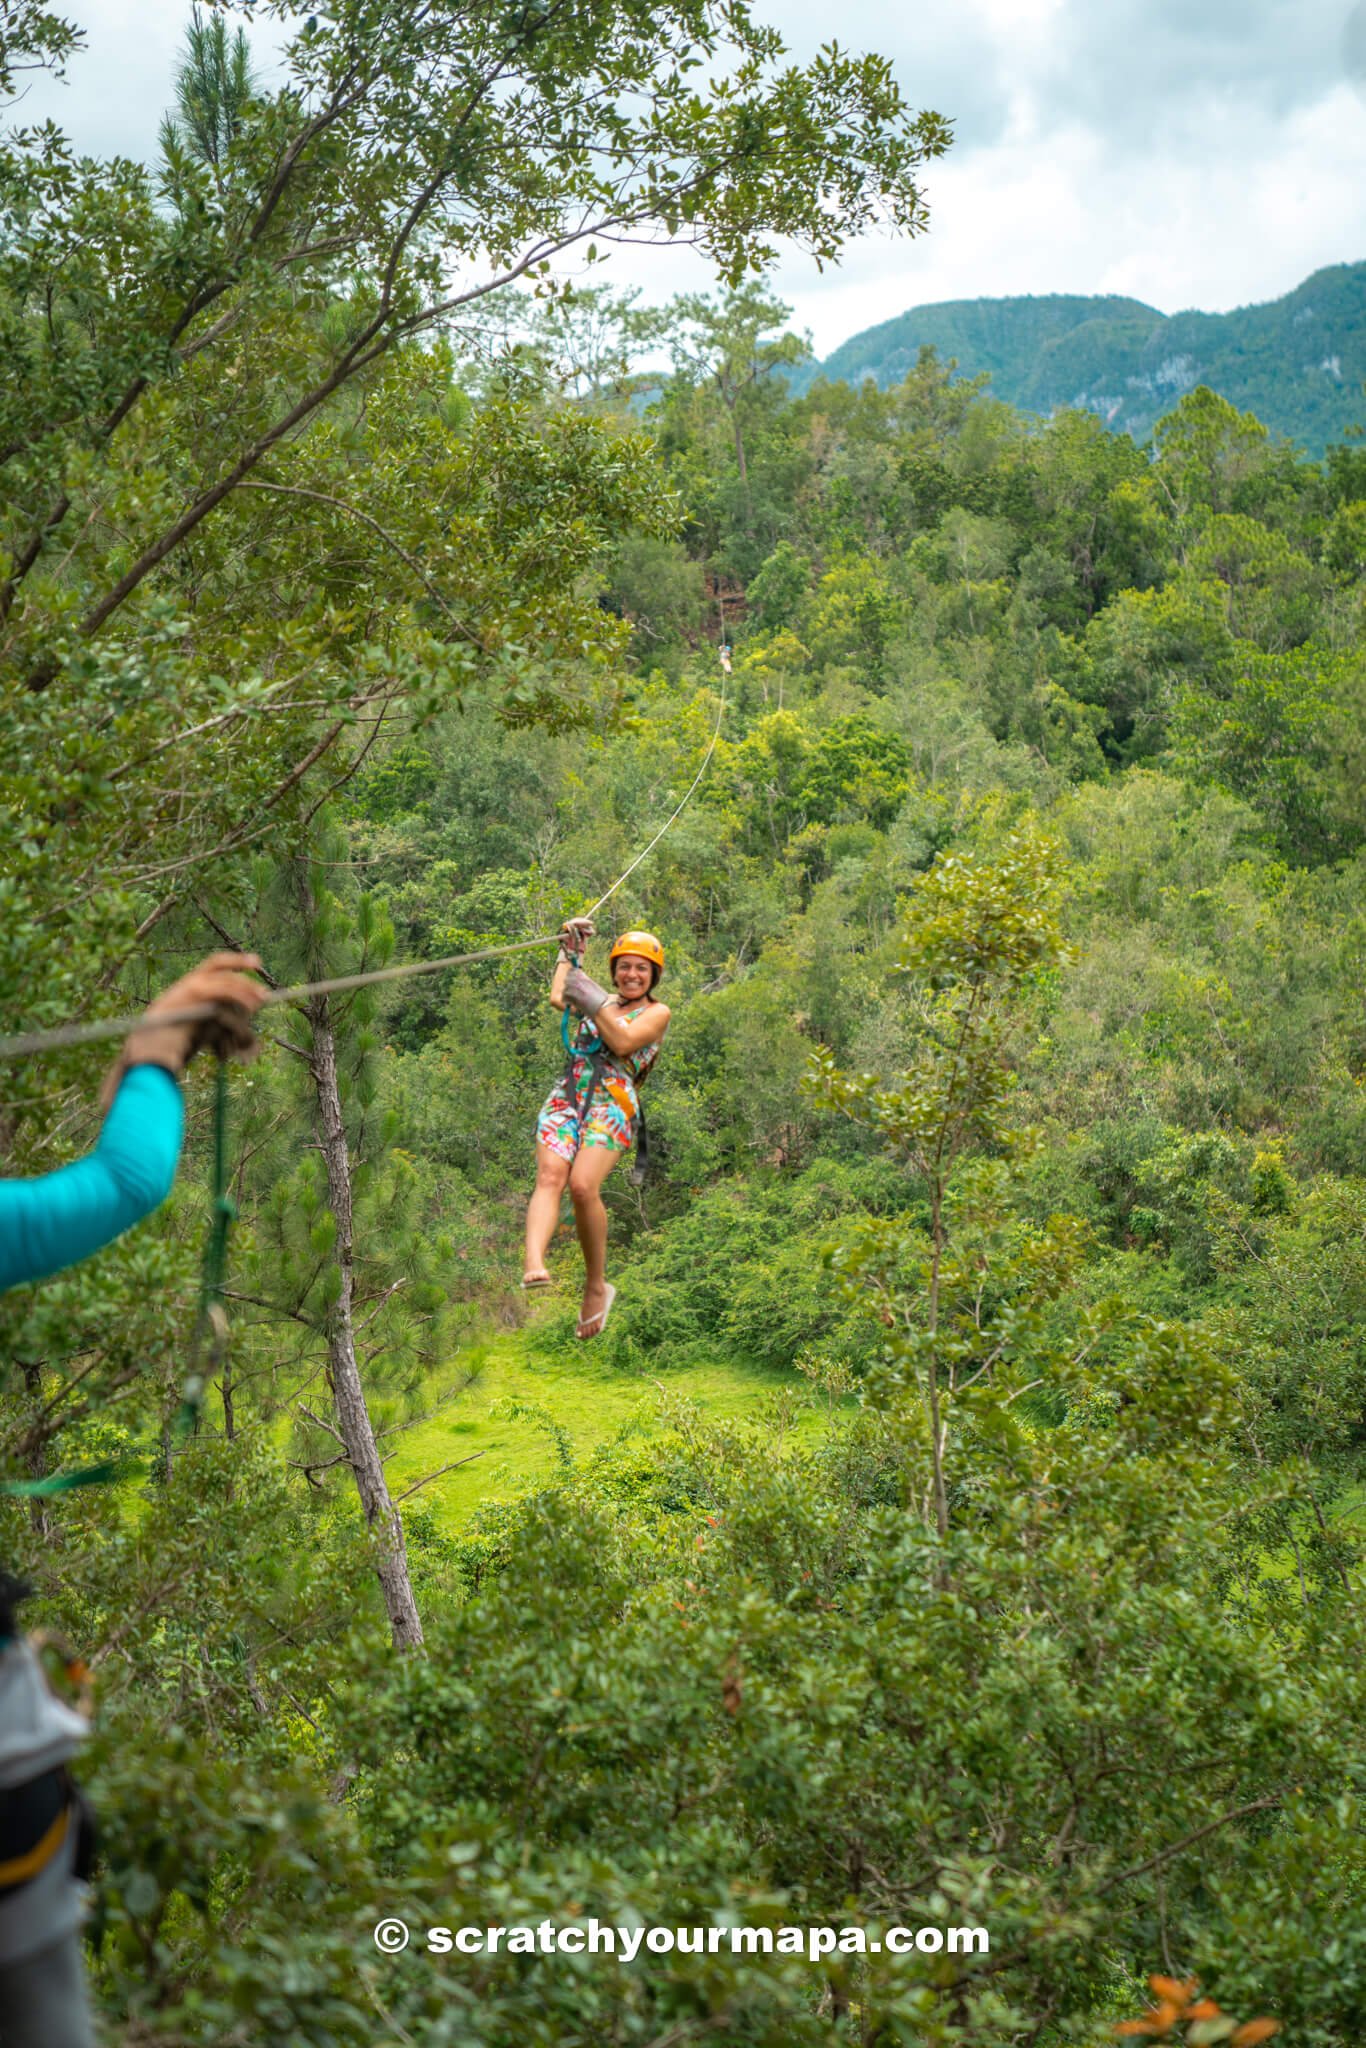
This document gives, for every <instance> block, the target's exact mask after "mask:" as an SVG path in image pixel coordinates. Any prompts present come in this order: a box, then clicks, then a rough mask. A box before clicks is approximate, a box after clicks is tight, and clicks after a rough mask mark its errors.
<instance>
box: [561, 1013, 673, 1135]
mask: <svg viewBox="0 0 1366 2048" xmlns="http://www.w3.org/2000/svg"><path fill="white" fill-rule="evenodd" d="M645 1008H646V1005H645V1004H644V1003H641V1004H639V1005H638V1006H637V1008H636V1009H634V1010H624V1011H622V1013H621V1015H622V1021H623V1022H624V1023H627V1024H631V1023H634V1021H635V1019H636V1018H637V1017H639V1016H640V1014H641V1012H642V1011H643V1010H644V1009H645ZM593 1052H599V1053H601V1055H602V1056H601V1058H600V1061H599V1068H600V1079H599V1081H598V1085H597V1087H596V1088H594V1089H593V1101H592V1105H591V1107H590V1109H589V1111H588V1115H587V1117H586V1118H584V1119H583V1121H582V1125H581V1124H580V1112H581V1111H582V1108H583V1105H584V1103H585V1102H586V1101H587V1100H588V1091H589V1088H590V1087H591V1086H592V1080H593V1066H592V1061H591V1059H590V1057H589V1055H590V1054H591V1053H593ZM658 1058H659V1044H658V1041H656V1043H655V1044H654V1045H643V1046H641V1048H640V1050H639V1051H638V1052H626V1053H609V1052H607V1051H606V1049H605V1047H603V1045H602V1041H601V1039H600V1038H599V1037H598V1034H597V1032H596V1031H595V1030H594V1028H593V1025H592V1023H591V1022H590V1021H589V1019H588V1018H587V1017H585V1018H583V1019H582V1020H581V1021H580V1024H579V1028H578V1031H577V1032H576V1033H575V1037H574V1052H573V1059H572V1071H573V1076H574V1081H573V1089H574V1098H575V1099H574V1100H573V1101H571V1100H570V1096H569V1074H568V1073H565V1074H563V1075H562V1076H561V1078H560V1079H559V1080H558V1081H557V1082H556V1083H555V1086H554V1087H553V1088H552V1089H551V1091H550V1093H549V1095H547V1097H546V1099H545V1101H544V1103H543V1104H542V1105H541V1113H540V1115H539V1117H538V1118H537V1119H536V1143H537V1144H538V1145H545V1146H546V1147H547V1148H548V1149H549V1150H550V1151H551V1152H553V1153H554V1154H555V1155H556V1157H557V1158H559V1159H573V1158H574V1156H575V1154H576V1153H577V1152H578V1149H579V1146H580V1144H583V1145H605V1146H608V1147H609V1148H610V1149H611V1150H613V1151H615V1152H629V1151H630V1149H631V1143H632V1140H633V1138H634V1136H635V1128H634V1127H635V1120H636V1118H637V1117H638V1116H639V1114H640V1097H639V1096H638V1095H637V1093H636V1088H637V1085H638V1084H639V1083H640V1082H641V1081H643V1080H644V1079H645V1076H646V1075H647V1074H648V1073H649V1071H650V1069H651V1067H652V1066H653V1065H654V1063H655V1061H656V1060H657V1059H658Z"/></svg>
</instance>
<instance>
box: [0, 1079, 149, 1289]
mask: <svg viewBox="0 0 1366 2048" xmlns="http://www.w3.org/2000/svg"><path fill="white" fill-rule="evenodd" d="M184 1135H185V1106H184V1104H183V1102H182V1101H181V1097H180V1088H179V1085H178V1083H177V1082H176V1081H175V1080H174V1079H173V1077H172V1076H171V1075H170V1074H168V1073H167V1071H166V1069H165V1068H164V1067H130V1068H129V1069H128V1072H127V1073H126V1074H125V1075H124V1077H123V1079H122V1081H121V1082H120V1083H119V1091H118V1094H117V1095H116V1096H115V1097H114V1101H113V1104H112V1106H111V1108H110V1111H109V1114H108V1116H107V1117H106V1118H105V1120H104V1124H103V1126H102V1128H101V1130H100V1135H99V1138H98V1140H97V1142H96V1145H95V1149H94V1151H93V1152H88V1153H87V1154H86V1156H85V1158H84V1159H77V1160H75V1161H74V1162H73V1164H72V1165H70V1166H61V1167H58V1169H57V1171H56V1172H55V1173H44V1174H39V1175H38V1176H37V1178H36V1179H33V1180H0V1293H3V1292H4V1290H5V1289H6V1288H7V1287H19V1286H22V1284H23V1283H24V1281H26V1280H44V1279H46V1278H47V1276H48V1274H50V1273H57V1272H60V1270H61V1268H62V1267H63V1266H74V1265H75V1264H76V1262H77V1260H79V1259H88V1258H89V1257H90V1254H91V1253H92V1252H97V1251H99V1250H100V1248H101V1246H103V1245H106V1244H109V1243H110V1242H111V1241H112V1240H113V1239H114V1238H116V1237H119V1236H121V1235H122V1233H123V1232H124V1231H125V1230H129V1229H131V1228H132V1226H133V1224H135V1223H138V1222H140V1221H141V1219H142V1218H143V1217H144V1216H149V1215H150V1214H151V1212H152V1210H153V1209H156V1208H159V1207H160V1205H161V1203H162V1202H164V1201H165V1199H166V1197H167V1195H169V1193H170V1192H171V1184H172V1182H173V1181H174V1180H175V1170H176V1165H177V1163H178V1161H179V1159H180V1147H181V1142H182V1140H183V1138H184Z"/></svg>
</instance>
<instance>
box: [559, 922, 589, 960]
mask: <svg viewBox="0 0 1366 2048" xmlns="http://www.w3.org/2000/svg"><path fill="white" fill-rule="evenodd" d="M594 929H595V928H594V924H593V920H592V918H591V917H567V918H566V919H565V921H564V927H563V929H562V930H561V932H560V958H561V959H562V960H570V961H573V962H574V963H575V964H577V963H578V962H579V961H580V960H581V959H582V958H583V955H584V951H585V948H586V947H587V945H588V941H589V940H590V939H591V938H592V937H593V935H594Z"/></svg>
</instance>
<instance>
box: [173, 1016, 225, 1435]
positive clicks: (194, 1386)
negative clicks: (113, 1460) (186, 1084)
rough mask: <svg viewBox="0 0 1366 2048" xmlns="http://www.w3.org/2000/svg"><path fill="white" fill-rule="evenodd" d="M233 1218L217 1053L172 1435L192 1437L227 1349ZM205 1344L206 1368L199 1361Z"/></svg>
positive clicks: (221, 1073) (221, 1074)
mask: <svg viewBox="0 0 1366 2048" xmlns="http://www.w3.org/2000/svg"><path fill="white" fill-rule="evenodd" d="M236 1220H237V1204H236V1203H235V1202H234V1201H233V1199H232V1196H231V1195H230V1194H229V1193H228V1063H227V1061H226V1060H225V1059H223V1058H222V1057H221V1055H220V1057H219V1061H218V1072H217V1074H216V1075H215V1077H214V1112H213V1203H212V1208H211V1211H210V1218H209V1235H208V1239H207V1242H206V1243H205V1246H204V1260H203V1264H202V1266H201V1268H200V1276H199V1307H198V1310H197V1311H196V1314H195V1322H194V1334H193V1336H192V1337H191V1339H190V1370H189V1373H188V1374H187V1376H186V1380H185V1386H184V1389H183V1391H182V1393H181V1397H180V1411H179V1413H178V1415H177V1416H176V1422H175V1431H176V1435H177V1436H178V1437H181V1438H184V1437H186V1436H191V1435H193V1433H194V1431H195V1430H196V1429H197V1428H198V1427H199V1414H200V1410H201V1409H202V1407H203V1405H204V1389H205V1386H206V1385H207V1383H208V1378H209V1375H210V1374H212V1373H213V1372H215V1371H216V1370H217V1369H218V1367H219V1366H220V1365H221V1364H222V1363H223V1359H224V1357H225V1355H226V1353H227V1348H228V1316H227V1310H226V1309H225V1308H224V1306H223V1286H224V1283H225V1281H226V1279H227V1276H228V1232H229V1231H230V1230H231V1228H232V1226H233V1224H234V1223H235V1222H236ZM206 1346H207V1350H208V1361H209V1362H208V1371H207V1372H206V1371H205V1370H204V1369H203V1368H202V1366H201V1363H200V1361H201V1359H202V1358H203V1356H204V1352H205V1348H206Z"/></svg>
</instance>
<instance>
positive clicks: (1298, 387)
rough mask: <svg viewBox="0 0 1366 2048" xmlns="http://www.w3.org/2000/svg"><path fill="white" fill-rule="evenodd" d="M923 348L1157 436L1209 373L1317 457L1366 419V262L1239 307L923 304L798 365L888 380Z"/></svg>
mask: <svg viewBox="0 0 1366 2048" xmlns="http://www.w3.org/2000/svg"><path fill="white" fill-rule="evenodd" d="M922 348H933V349H935V350H936V351H937V353H938V354H939V356H940V358H941V359H948V358H950V357H953V358H955V359H956V360H957V363H958V367H959V371H960V373H961V374H962V375H964V376H974V375H977V374H978V373H979V372H982V371H985V372H986V373H987V374H988V375H989V376H990V378H991V387H992V389H993V391H995V392H996V394H997V395H998V396H999V397H1001V398H1004V399H1006V400H1008V401H1009V403H1010V404H1012V405H1018V406H1022V407H1024V408H1025V409H1026V410H1027V411H1031V412H1039V413H1051V412H1054V411H1056V410H1057V409H1058V408H1059V407H1060V406H1076V407H1081V408H1084V409H1085V410H1087V411H1090V412H1095V413H1098V414H1099V415H1100V417H1101V418H1102V419H1104V420H1105V421H1106V422H1107V423H1108V424H1109V425H1110V426H1112V427H1114V428H1116V429H1118V430H1123V431H1126V432H1128V433H1131V434H1133V435H1134V436H1135V438H1136V439H1138V440H1146V439H1147V437H1148V435H1149V434H1150V433H1151V431H1152V428H1153V426H1154V424H1155V422H1156V421H1157V420H1159V419H1160V418H1161V417H1162V415H1163V413H1165V412H1167V411H1169V410H1170V409H1171V407H1172V406H1173V405H1174V404H1175V403H1176V401H1177V399H1178V398H1179V397H1180V396H1181V394H1182V392H1183V391H1189V390H1192V389H1193V388H1194V386H1195V385H1197V384H1209V385H1212V386H1213V388H1214V389H1215V390H1216V391H1218V392H1220V393H1221V394H1222V396H1223V397H1225V398H1227V399H1228V400H1229V401H1230V403H1231V404H1233V405H1236V406H1237V407H1238V408H1239V409H1240V410H1242V411H1247V412H1253V413H1255V414H1256V415H1257V417H1258V419H1260V420H1261V421H1262V422H1263V423H1264V424H1265V425H1266V426H1267V427H1269V428H1270V429H1271V431H1272V432H1273V433H1275V434H1283V435H1285V436H1287V437H1288V438H1289V439H1290V440H1291V441H1293V442H1295V443H1296V444H1297V445H1298V446H1300V447H1301V448H1303V449H1304V450H1305V451H1306V452H1307V453H1309V454H1311V455H1319V454H1321V453H1322V452H1323V449H1324V448H1325V447H1326V446H1328V444H1329V443H1330V442H1334V441H1340V440H1342V439H1343V437H1344V435H1345V434H1346V433H1347V431H1348V429H1349V428H1350V427H1352V426H1355V425H1358V424H1366V399H1363V395H1362V385H1363V381H1364V380H1366V263H1344V264H1339V265H1337V266H1335V267H1334V268H1332V269H1329V270H1319V271H1316V272H1315V273H1314V275H1313V276H1312V277H1310V278H1308V279H1307V280H1306V281H1305V283H1304V284H1302V285H1299V286H1298V287H1297V288H1296V289H1295V290H1294V291H1293V292H1289V293H1287V295H1286V296H1285V297H1284V298H1282V299H1275V300H1272V301H1271V302H1270V303H1268V304H1266V305H1261V306H1245V307H1242V308H1240V309H1239V310H1238V311H1236V312H1232V313H1177V314H1171V315H1168V314H1164V313H1160V312H1158V311H1157V309H1156V308H1155V307H1153V306H1145V305H1144V304H1143V303H1142V302H1141V301H1140V300H1137V299H1124V298H1077V297H1064V296H1055V297H1047V298H1017V299H962V300H955V301H948V302H946V303H944V304H942V305H935V306H919V307H916V308H914V309H912V310H911V311H910V312H907V313H902V314H900V315H899V316H898V317H897V318H896V319H894V320H887V321H884V322H883V323H882V324H881V325H880V326H877V327H870V328H868V329H867V330H866V331H865V332H864V333H862V334H857V335H855V336H854V337H853V338H852V340H850V341H847V342H845V343H844V344H843V345H842V346H841V347H840V348H838V349H836V350H835V352H834V354H833V355H831V356H828V357H827V358H826V360H825V362H824V363H821V364H819V365H813V366H811V367H809V368H804V369H802V370H801V371H799V372H796V373H794V374H793V382H794V384H795V385H796V387H797V388H798V389H799V390H801V389H806V388H808V387H809V386H810V385H811V384H812V383H813V382H814V381H815V379H816V378H817V377H819V376H824V377H827V378H829V379H831V380H832V381H841V380H842V381H844V382H847V383H860V382H862V380H863V379H864V378H865V377H872V378H873V379H874V380H875V382H876V383H878V384H880V385H882V386H884V387H886V386H888V385H891V384H895V383H897V382H899V381H900V379H901V378H902V377H904V376H905V375H906V373H907V372H908V371H909V370H911V369H912V368H913V367H914V365H915V363H916V361H917V358H918V356H919V353H920V351H921V349H922Z"/></svg>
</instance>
